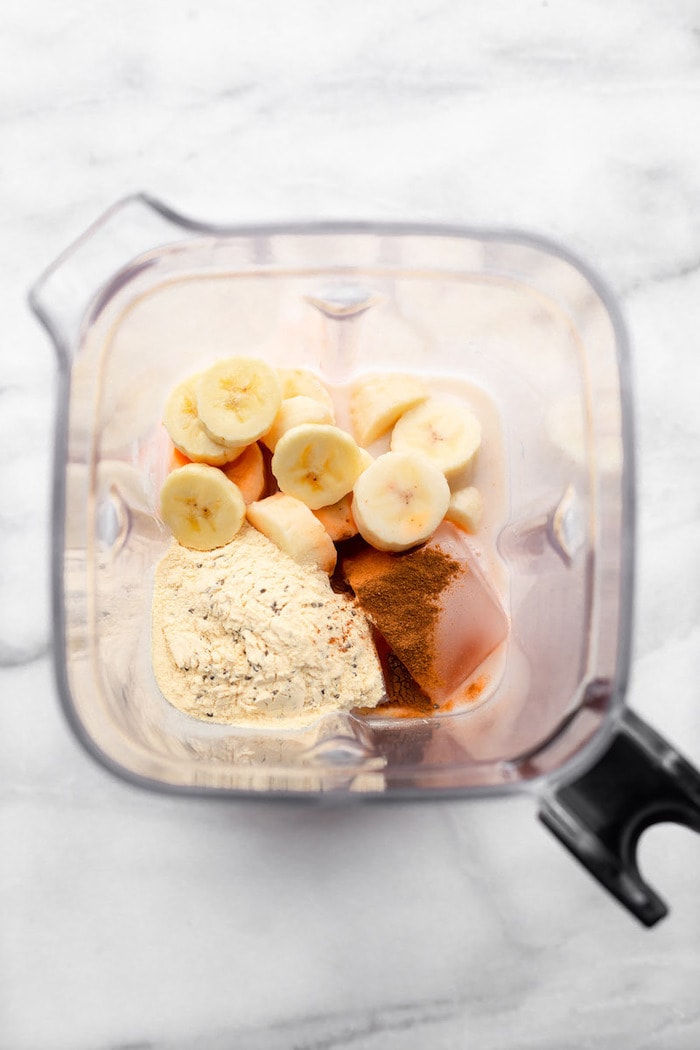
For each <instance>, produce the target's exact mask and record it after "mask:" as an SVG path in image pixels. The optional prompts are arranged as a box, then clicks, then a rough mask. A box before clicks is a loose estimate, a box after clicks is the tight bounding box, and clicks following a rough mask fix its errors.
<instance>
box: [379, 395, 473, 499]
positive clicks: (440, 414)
mask: <svg viewBox="0 0 700 1050" xmlns="http://www.w3.org/2000/svg"><path fill="white" fill-rule="evenodd" d="M480 445H481V424H480V423H479V420H478V419H477V418H476V416H475V415H474V413H473V412H471V411H470V410H469V409H468V408H467V406H466V405H464V404H462V403H461V402H459V401H452V400H450V399H448V398H440V397H431V398H429V399H428V400H427V401H424V402H423V404H421V405H417V406H416V407H415V408H412V409H410V410H409V411H408V412H406V413H405V415H403V416H402V417H401V419H399V421H398V422H397V424H396V426H395V427H394V430H393V433H392V435H391V450H392V452H417V453H420V454H421V455H423V456H427V457H428V459H429V460H430V461H431V462H432V463H434V464H435V465H436V466H437V467H439V468H440V470H441V471H442V472H443V474H444V475H445V477H447V478H450V477H453V476H454V475H455V474H461V472H462V471H466V470H467V469H472V468H473V466H474V464H475V462H476V456H477V453H478V451H479V447H480ZM465 480H466V479H465Z"/></svg>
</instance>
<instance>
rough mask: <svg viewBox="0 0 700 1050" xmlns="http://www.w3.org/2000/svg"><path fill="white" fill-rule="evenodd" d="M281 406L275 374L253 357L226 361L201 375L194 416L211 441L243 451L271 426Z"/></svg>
mask: <svg viewBox="0 0 700 1050" xmlns="http://www.w3.org/2000/svg"><path fill="white" fill-rule="evenodd" d="M281 402H282V388H281V384H280V381H279V378H278V376H277V371H276V370H275V369H274V368H272V367H271V366H270V365H268V364H266V363H265V362H264V361H261V360H259V359H258V358H254V357H229V358H227V359H226V360H225V361H219V362H218V363H217V364H215V365H212V367H211V368H208V369H207V371H206V372H203V373H202V375H201V376H200V377H199V381H198V383H197V413H198V415H199V418H200V420H201V422H202V426H203V427H204V429H205V430H206V432H207V434H208V435H209V437H210V438H211V439H212V440H213V441H218V442H219V443H220V444H222V445H227V446H229V448H244V447H245V446H246V445H250V444H252V443H253V441H257V440H258V438H259V437H262V435H263V434H264V433H266V431H268V430H269V429H270V427H271V426H272V424H273V422H274V419H275V416H276V415H277V413H278V412H279V407H280V404H281Z"/></svg>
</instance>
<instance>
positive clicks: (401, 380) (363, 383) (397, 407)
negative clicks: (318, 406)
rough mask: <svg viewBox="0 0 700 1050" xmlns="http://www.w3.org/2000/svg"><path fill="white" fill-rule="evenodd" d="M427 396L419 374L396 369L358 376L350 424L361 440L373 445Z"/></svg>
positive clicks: (354, 387) (353, 393)
mask: <svg viewBox="0 0 700 1050" xmlns="http://www.w3.org/2000/svg"><path fill="white" fill-rule="evenodd" d="M427 397H428V390H427V388H426V387H425V385H424V384H423V383H422V382H421V381H420V379H418V378H416V376H408V375H402V374H401V373H400V372H396V373H388V374H386V375H374V376H366V377H364V378H362V379H358V380H357V382H356V383H354V384H353V387H352V391H351V393H350V425H351V428H352V432H353V434H354V436H355V439H356V440H357V442H358V444H360V445H371V444H372V442H373V441H376V440H377V438H380V437H381V436H382V434H386V432H387V431H388V430H390V429H391V428H392V427H393V425H394V423H395V422H396V420H397V419H398V418H399V417H400V416H402V415H403V413H404V412H407V411H408V409H410V408H413V407H414V405H418V404H420V402H421V401H425V400H426V398H427Z"/></svg>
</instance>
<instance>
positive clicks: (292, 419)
mask: <svg viewBox="0 0 700 1050" xmlns="http://www.w3.org/2000/svg"><path fill="white" fill-rule="evenodd" d="M302 423H335V415H334V413H333V409H331V408H329V407H328V405H326V404H324V403H323V402H322V401H318V400H316V399H315V398H313V397H307V396H306V394H296V395H295V396H294V397H288V398H285V399H284V400H283V401H282V404H281V405H280V410H279V412H278V413H277V415H276V416H275V421H274V423H273V424H272V426H271V427H270V429H269V430H268V432H267V433H266V434H263V437H262V441H263V444H264V445H266V446H267V447H268V448H269V450H270V452H274V451H275V448H276V447H277V442H278V441H279V439H280V438H281V437H282V435H283V434H286V433H287V431H288V430H291V429H292V427H298V426H301V424H302Z"/></svg>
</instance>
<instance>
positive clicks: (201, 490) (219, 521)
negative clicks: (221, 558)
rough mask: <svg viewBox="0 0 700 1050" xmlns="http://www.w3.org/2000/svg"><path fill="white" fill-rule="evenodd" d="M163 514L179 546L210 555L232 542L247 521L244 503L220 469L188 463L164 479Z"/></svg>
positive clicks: (161, 498) (234, 486)
mask: <svg viewBox="0 0 700 1050" xmlns="http://www.w3.org/2000/svg"><path fill="white" fill-rule="evenodd" d="M160 512H161V516H162V518H163V521H164V522H165V523H166V525H167V526H168V527H169V528H170V530H171V532H172V534H173V536H174V537H175V539H176V540H177V541H178V543H181V544H183V545H184V546H185V547H192V548H194V549H195V550H198V551H210V550H213V549H214V548H215V547H223V546H224V544H226V543H230V542H231V540H232V539H233V537H234V536H235V535H236V533H237V532H238V530H239V529H240V527H241V525H242V524H243V521H244V520H245V502H244V500H243V496H242V495H241V492H240V489H239V488H238V487H237V486H236V485H234V483H233V482H232V481H229V479H228V478H227V477H226V475H225V474H224V473H223V471H221V470H219V468H218V467H212V466H208V465H207V464H205V463H189V464H187V465H186V466H184V467H179V468H178V469H177V470H173V471H172V473H170V474H169V475H168V477H167V478H166V479H165V482H164V484H163V487H162V489H161V491H160Z"/></svg>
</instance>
